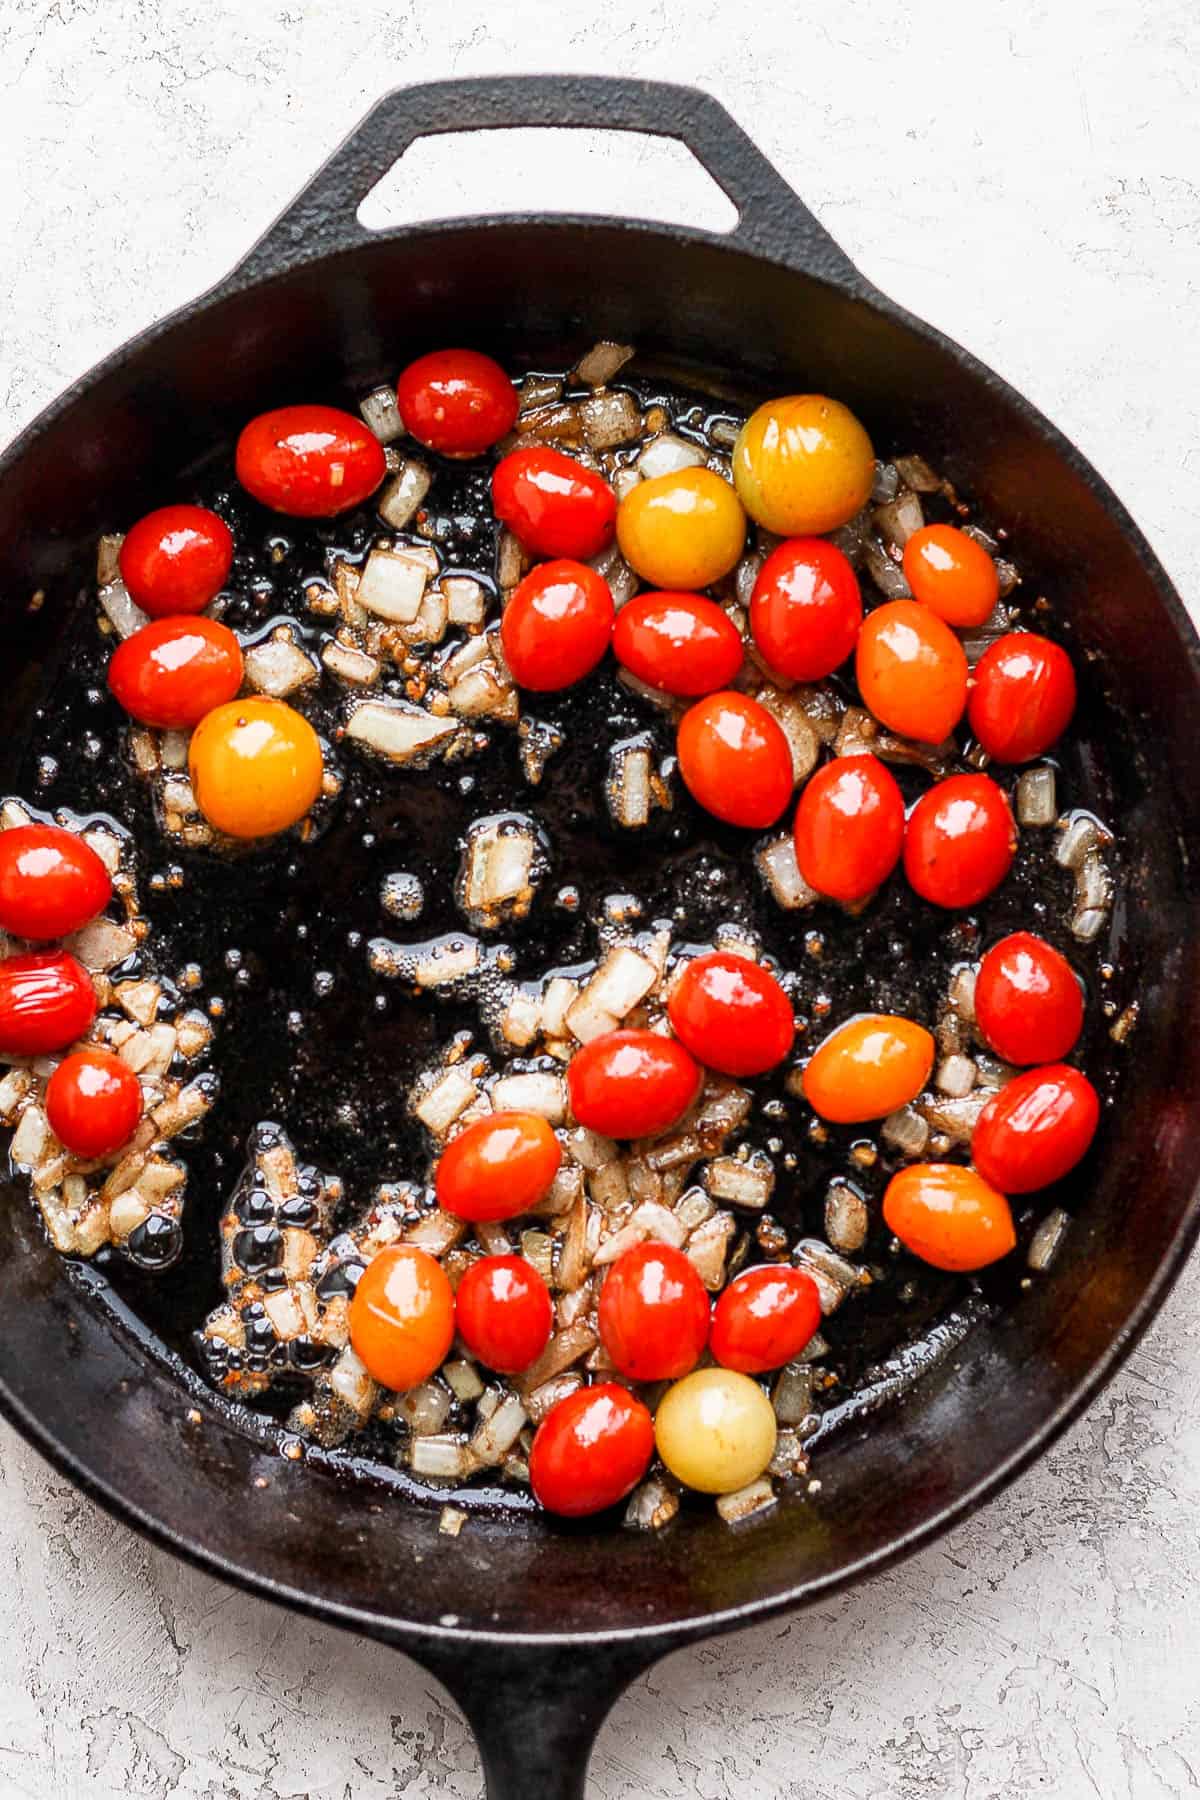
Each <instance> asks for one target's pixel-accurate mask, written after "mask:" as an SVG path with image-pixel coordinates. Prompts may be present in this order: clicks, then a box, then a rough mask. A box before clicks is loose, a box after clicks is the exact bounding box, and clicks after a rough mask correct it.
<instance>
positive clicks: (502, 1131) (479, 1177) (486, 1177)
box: [436, 1112, 562, 1219]
mask: <svg viewBox="0 0 1200 1800" xmlns="http://www.w3.org/2000/svg"><path fill="white" fill-rule="evenodd" d="M561 1162H562V1150H561V1148H560V1146H559V1142H558V1139H557V1138H556V1137H555V1135H554V1133H553V1131H552V1130H551V1129H550V1126H549V1125H548V1124H547V1123H546V1121H545V1119H543V1118H540V1117H539V1116H538V1115H537V1114H536V1113H523V1112H498V1113H492V1114H491V1116H490V1117H489V1118H486V1119H476V1121H475V1123H474V1124H473V1125H468V1126H467V1128H466V1130H465V1131H460V1132H459V1134H458V1136H457V1137H452V1138H451V1139H450V1142H449V1143H448V1144H447V1145H446V1148H445V1149H444V1150H443V1151H442V1155H441V1160H440V1161H439V1163H438V1166H437V1181H436V1186H437V1198H438V1205H439V1206H440V1207H441V1208H442V1210H443V1211H444V1212H448V1213H453V1214H454V1216H455V1217H456V1218H459V1219H515V1218H516V1216H517V1214H518V1213H525V1212H528V1211H529V1209H530V1208H531V1207H533V1206H536V1205H537V1203H538V1201H539V1200H544V1199H545V1197H546V1195H547V1194H548V1193H549V1191H550V1187H551V1185H552V1183H553V1181H554V1177H555V1176H556V1175H557V1174H558V1168H559V1164H560V1163H561Z"/></svg>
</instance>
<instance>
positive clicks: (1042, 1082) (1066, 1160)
mask: <svg viewBox="0 0 1200 1800" xmlns="http://www.w3.org/2000/svg"><path fill="white" fill-rule="evenodd" d="M1099 1123H1100V1096H1099V1095H1098V1094H1097V1092H1096V1090H1095V1088H1094V1087H1093V1086H1092V1084H1091V1082H1090V1081H1089V1080H1088V1078H1087V1076H1086V1075H1082V1074H1080V1072H1079V1070H1078V1069H1072V1068H1070V1067H1069V1066H1068V1065H1067V1064H1066V1063H1051V1064H1049V1065H1048V1066H1047V1067H1045V1068H1041V1069H1029V1070H1027V1071H1026V1072H1025V1074H1023V1075H1017V1076H1015V1077H1014V1078H1013V1080H1012V1081H1009V1082H1006V1083H1005V1085H1004V1086H1003V1087H1002V1088H1000V1089H998V1091H997V1092H996V1093H995V1094H993V1096H992V1098H991V1099H990V1100H989V1101H988V1103H987V1105H986V1106H985V1107H984V1109H983V1111H982V1112H981V1113H980V1115H979V1118H978V1119H977V1121H976V1123H975V1131H974V1134H973V1136H972V1138H971V1160H972V1161H973V1162H974V1164H975V1167H976V1168H977V1169H978V1170H979V1173H980V1174H981V1175H982V1176H983V1178H984V1180H985V1181H990V1182H991V1183H992V1185H993V1187H998V1188H1000V1189H1002V1190H1003V1192H1004V1193H1006V1194H1028V1193H1032V1192H1033V1190H1034V1189H1035V1188H1043V1187H1049V1185H1050V1183H1051V1182H1052V1181H1061V1180H1062V1178H1063V1176H1064V1175H1067V1174H1069V1173H1070V1171H1071V1170H1072V1169H1073V1168H1074V1167H1075V1165H1076V1163H1077V1162H1079V1160H1080V1159H1081V1157H1083V1156H1084V1155H1085V1154H1086V1153H1087V1151H1088V1149H1089V1148H1090V1146H1091V1142H1092V1139H1093V1138H1094V1137H1095V1135H1096V1127H1097V1126H1098V1125H1099Z"/></svg>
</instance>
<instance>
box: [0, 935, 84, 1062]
mask: <svg viewBox="0 0 1200 1800" xmlns="http://www.w3.org/2000/svg"><path fill="white" fill-rule="evenodd" d="M95 1016H96V990H95V988H94V987H93V986H92V978H91V976H90V975H89V974H88V972H87V970H86V969H85V968H84V967H83V964H82V963H80V962H77V961H76V960H75V958H74V957H73V956H72V955H71V954H70V953H69V951H66V950H30V951H24V952H22V953H21V954H20V955H17V956H6V957H5V958H4V959H3V961H0V1050H3V1051H6V1052H9V1053H11V1054H13V1055H15V1056H46V1055H48V1054H49V1052H50V1051H52V1050H65V1049H66V1047H67V1045H68V1044H73V1043H74V1042H75V1039H76V1038H78V1037H82V1036H83V1034H84V1032H85V1031H86V1030H87V1028H88V1026H89V1025H90V1024H91V1022H92V1020H93V1019H94V1018H95Z"/></svg>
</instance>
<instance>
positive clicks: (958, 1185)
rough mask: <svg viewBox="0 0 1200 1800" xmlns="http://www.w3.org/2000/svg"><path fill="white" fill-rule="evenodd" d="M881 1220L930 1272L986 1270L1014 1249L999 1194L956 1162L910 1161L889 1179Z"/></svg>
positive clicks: (1006, 1207)
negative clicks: (929, 1265) (933, 1270)
mask: <svg viewBox="0 0 1200 1800" xmlns="http://www.w3.org/2000/svg"><path fill="white" fill-rule="evenodd" d="M883 1219H884V1223H885V1225H886V1226H887V1228H888V1230H889V1231H891V1232H892V1233H893V1234H894V1235H895V1236H896V1237H898V1238H899V1239H900V1242H901V1243H902V1244H903V1245H904V1247H905V1249H906V1250H911V1251H912V1253H913V1255H914V1256H919V1257H920V1258H921V1261H922V1262H927V1263H930V1264H931V1265H932V1266H933V1268H935V1269H946V1270H949V1271H951V1272H952V1273H956V1274H966V1273H969V1272H970V1271H972V1270H974V1269H986V1268H987V1267H988V1265H989V1264H990V1263H994V1262H999V1260H1000V1258H1001V1257H1002V1256H1007V1255H1008V1254H1009V1252H1010V1251H1012V1250H1014V1249H1015V1248H1016V1243H1017V1234H1016V1232H1015V1231H1014V1230H1013V1221H1012V1212H1011V1209H1010V1207H1009V1204H1008V1201H1007V1200H1006V1199H1005V1197H1004V1195H1003V1194H1001V1193H999V1192H998V1191H997V1189H995V1188H994V1187H992V1186H991V1184H990V1183H989V1182H987V1181H985V1180H984V1179H983V1176H982V1175H977V1174H976V1172H975V1170H974V1169H964V1168H963V1167H962V1166H961V1165H960V1164H958V1163H914V1164H913V1165H912V1167H911V1168H908V1169H902V1170H901V1171H900V1173H899V1174H898V1175H893V1177H892V1179H891V1181H890V1182H889V1183H888V1186H887V1190H886V1192H885V1193H884V1196H883Z"/></svg>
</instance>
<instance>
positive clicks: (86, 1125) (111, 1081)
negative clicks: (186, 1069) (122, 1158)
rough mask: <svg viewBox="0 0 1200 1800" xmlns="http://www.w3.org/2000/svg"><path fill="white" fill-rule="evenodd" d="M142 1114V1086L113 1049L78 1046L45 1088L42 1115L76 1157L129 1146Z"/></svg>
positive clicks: (110, 1151) (101, 1153)
mask: <svg viewBox="0 0 1200 1800" xmlns="http://www.w3.org/2000/svg"><path fill="white" fill-rule="evenodd" d="M141 1116H142V1088H141V1083H140V1082H139V1081H138V1078H137V1076H136V1075H135V1074H134V1072H133V1070H132V1069H131V1068H129V1066H128V1064H126V1063H123V1062H122V1061H121V1059H120V1057H119V1056H114V1055H113V1053H112V1051H111V1050H100V1049H94V1050H93V1049H88V1050H77V1051H75V1053H74V1055H72V1056H68V1057H66V1058H65V1059H64V1060H63V1061H62V1062H60V1063H59V1065H58V1067H57V1069H55V1071H54V1073H53V1075H51V1077H50V1080H49V1082H48V1083H47V1086H46V1117H47V1119H48V1120H49V1121H50V1129H51V1131H52V1132H53V1133H54V1135H55V1137H56V1138H57V1139H58V1141H59V1143H60V1144H61V1145H62V1146H63V1148H64V1149H65V1150H70V1151H71V1153H72V1154H73V1155H74V1156H85V1157H93V1156H108V1155H110V1154H111V1153H112V1151H114V1150H119V1149H120V1148H121V1145H122V1144H127V1143H128V1142H129V1140H130V1138H131V1137H132V1136H133V1133H134V1130H135V1128H136V1126H137V1122H138V1120H139V1119H140V1118H141Z"/></svg>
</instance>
